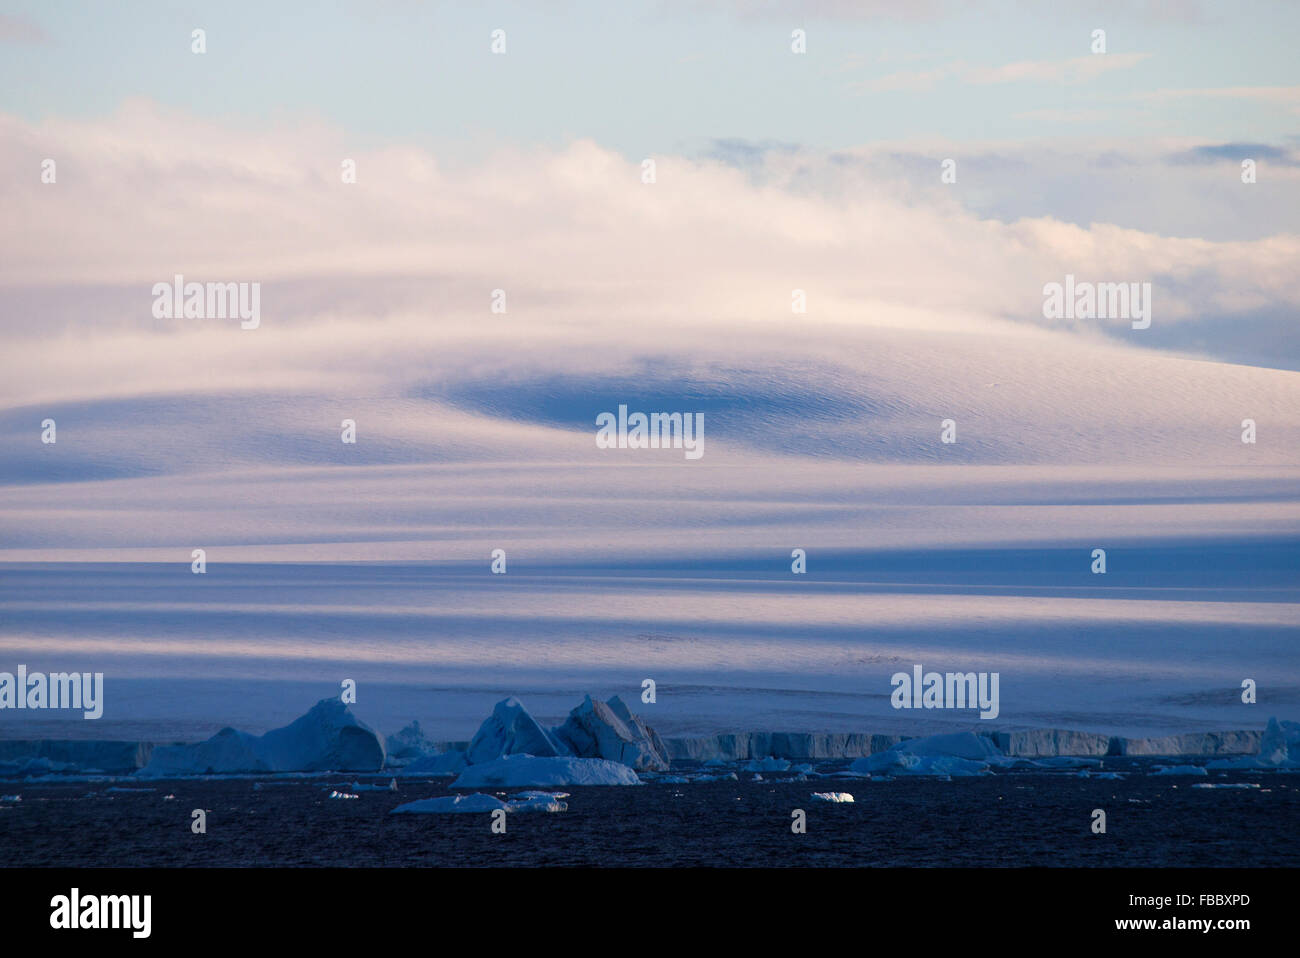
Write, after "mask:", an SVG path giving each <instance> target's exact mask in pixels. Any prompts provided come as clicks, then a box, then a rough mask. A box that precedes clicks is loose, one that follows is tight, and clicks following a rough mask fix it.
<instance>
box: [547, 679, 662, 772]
mask: <svg viewBox="0 0 1300 958" xmlns="http://www.w3.org/2000/svg"><path fill="white" fill-rule="evenodd" d="M555 738H556V739H557V740H558V741H559V742H561V743H562V744H563V745H565V746H566V747H567V749H568V751H570V752H572V753H573V754H574V755H577V756H580V757H582V758H604V759H609V760H611V761H614V762H622V763H623V764H624V765H629V766H631V767H632V768H635V769H637V770H638V771H660V772H662V771H666V770H667V768H668V750H667V748H666V747H665V746H664V743H663V742H662V741H660V739H659V735H658V733H656V732H655V730H654V729H652V728H650V727H649V726H648V725H646V724H645V723H644V722H643V721H641V719H640V718H639V717H637V716H636V715H633V714H632V711H631V709H629V708H628V707H627V704H626V703H625V702H624V701H623V700H622V699H621V698H619V697H618V696H617V695H615V696H614V697H613V698H611V699H610V700H609V701H608V702H600V701H597V700H596V699H593V698H592V697H591V696H590V695H588V696H586V697H585V698H584V699H583V700H582V704H581V705H579V706H578V707H577V708H575V709H574V710H573V711H572V712H570V713H569V717H568V719H566V720H565V722H564V724H563V725H561V726H560V727H559V728H557V729H556V730H555ZM537 754H543V753H540V752H539V753H537Z"/></svg>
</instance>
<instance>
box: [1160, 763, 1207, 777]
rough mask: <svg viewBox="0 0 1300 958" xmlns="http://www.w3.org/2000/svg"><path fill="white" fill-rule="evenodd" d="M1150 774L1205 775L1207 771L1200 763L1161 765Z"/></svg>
mask: <svg viewBox="0 0 1300 958" xmlns="http://www.w3.org/2000/svg"><path fill="white" fill-rule="evenodd" d="M1151 774H1152V775H1207V774H1209V773H1208V772H1206V771H1205V768H1204V767H1203V766H1201V765H1161V766H1159V767H1157V768H1156V770H1155V771H1154V772H1152V773H1151Z"/></svg>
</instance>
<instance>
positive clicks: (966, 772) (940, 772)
mask: <svg viewBox="0 0 1300 958" xmlns="http://www.w3.org/2000/svg"><path fill="white" fill-rule="evenodd" d="M849 771H850V772H857V773H861V772H866V773H869V774H873V775H874V774H877V773H883V774H885V775H933V776H935V777H937V778H945V777H948V776H952V775H957V776H963V777H964V776H970V775H987V774H990V773H989V766H988V763H987V762H983V761H976V760H974V759H966V758H960V757H958V756H955V755H915V754H912V753H909V752H903V751H898V750H895V749H889V750H888V751H885V752H877V753H876V754H875V755H868V756H867V757H866V758H860V759H858V760H857V761H855V762H854V763H853V764H852V765H850V766H849Z"/></svg>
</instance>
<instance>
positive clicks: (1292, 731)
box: [1206, 717, 1300, 770]
mask: <svg viewBox="0 0 1300 958" xmlns="http://www.w3.org/2000/svg"><path fill="white" fill-rule="evenodd" d="M1292 749H1294V750H1295V755H1296V757H1292V754H1293V753H1292ZM1206 767H1207V768H1212V769H1215V770H1218V769H1246V770H1249V769H1282V768H1297V767H1300V722H1286V721H1282V722H1279V721H1278V720H1277V718H1276V717H1274V718H1270V719H1269V720H1268V727H1267V728H1265V729H1264V734H1263V735H1261V736H1260V739H1259V754H1258V755H1244V756H1241V757H1240V758H1221V759H1216V760H1214V761H1212V762H1210V763H1209V764H1208V765H1207V766H1206Z"/></svg>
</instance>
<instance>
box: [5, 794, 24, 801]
mask: <svg viewBox="0 0 1300 958" xmlns="http://www.w3.org/2000/svg"><path fill="white" fill-rule="evenodd" d="M22 800H23V797H22V796H21V795H0V802H21V801H22Z"/></svg>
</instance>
